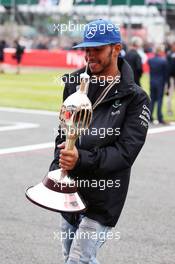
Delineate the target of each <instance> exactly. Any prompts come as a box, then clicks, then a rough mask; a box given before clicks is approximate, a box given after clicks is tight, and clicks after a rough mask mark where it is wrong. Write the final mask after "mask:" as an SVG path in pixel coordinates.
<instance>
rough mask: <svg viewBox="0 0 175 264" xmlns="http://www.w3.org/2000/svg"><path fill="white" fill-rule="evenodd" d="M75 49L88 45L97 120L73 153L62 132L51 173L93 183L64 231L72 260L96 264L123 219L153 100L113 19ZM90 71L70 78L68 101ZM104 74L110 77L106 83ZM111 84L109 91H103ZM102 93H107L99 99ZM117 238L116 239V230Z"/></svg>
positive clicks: (93, 27) (96, 26)
mask: <svg viewBox="0 0 175 264" xmlns="http://www.w3.org/2000/svg"><path fill="white" fill-rule="evenodd" d="M109 28H110V29H111V28H112V29H111V30H108V29H109ZM102 29H103V33H102ZM104 29H105V32H104ZM75 48H85V54H86V55H85V58H86V61H88V64H89V69H88V73H89V75H90V76H91V82H90V84H89V90H88V97H89V99H90V100H91V102H92V105H93V118H92V122H91V125H90V128H89V130H88V133H87V134H83V135H81V137H80V138H79V140H77V142H76V146H75V147H74V149H73V150H72V151H68V150H65V149H64V141H65V137H64V136H63V137H62V136H61V128H60V129H59V130H58V136H57V137H56V141H55V155H54V160H53V162H52V163H51V165H50V171H52V170H56V169H58V168H62V169H63V170H66V171H68V173H69V176H70V177H72V178H73V179H74V180H76V181H77V183H79V182H80V181H81V182H82V181H83V182H86V183H87V182H88V183H89V184H88V186H86V185H85V186H84V185H81V186H79V185H78V191H79V193H80V195H81V196H82V198H83V199H84V200H85V202H86V203H87V204H88V207H87V210H86V211H85V212H84V213H62V225H61V231H62V234H64V238H63V239H62V244H63V254H64V259H65V263H66V264H78V263H79V264H83V263H91V264H95V263H97V260H96V253H97V249H98V248H99V247H100V246H101V245H102V244H103V243H104V241H105V240H106V239H107V234H108V233H109V232H111V228H112V227H114V226H115V225H116V223H117V221H118V219H119V217H120V214H121V211H122V208H123V205H124V202H125V199H126V195H127V191H128V185H129V179H130V173H131V166H132V165H133V163H134V161H135V159H136V157H137V155H138V153H139V152H140V150H141V148H142V146H143V144H144V142H145V138H146V134H147V130H148V123H149V119H150V110H149V107H150V105H149V104H150V101H149V98H148V96H147V94H146V93H145V92H144V91H143V90H142V89H141V88H140V87H139V86H137V85H136V84H135V82H134V79H133V74H132V70H131V68H130V66H129V65H128V63H127V62H126V61H125V60H124V59H123V58H119V54H120V50H121V38H120V32H119V30H118V29H117V28H116V26H115V25H113V24H111V22H109V21H106V20H101V19H99V20H95V21H93V22H91V23H89V24H88V25H87V26H86V28H85V32H84V42H83V43H81V44H79V45H77V46H75ZM84 70H85V68H82V69H80V70H78V71H76V72H73V73H71V74H70V75H65V76H64V81H65V88H64V94H63V100H65V99H66V98H67V97H68V96H69V95H71V94H72V93H74V92H75V91H76V89H77V88H78V86H79V84H80V82H79V78H77V77H79V76H80V73H82V72H84ZM68 77H69V78H68ZM102 77H105V82H104V83H103V84H102V82H101V80H100V78H102ZM108 77H110V78H108ZM111 77H112V83H113V84H112V85H111ZM71 78H72V79H74V80H75V82H74V83H73V82H72V81H70V80H71ZM92 79H93V81H92ZM95 79H96V82H95V81H94V80H95ZM103 80H104V78H103ZM109 85H111V88H110V89H109V90H108V93H103V92H104V91H106V88H107V87H109ZM102 94H103V95H104V96H102V97H101V99H100V100H98V99H99V96H101V95H102ZM70 234H71V236H70ZM112 234H113V233H111V234H110V235H112ZM93 235H94V236H93ZM113 238H114V239H116V234H113Z"/></svg>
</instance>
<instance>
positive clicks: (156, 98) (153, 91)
mask: <svg viewBox="0 0 175 264" xmlns="http://www.w3.org/2000/svg"><path fill="white" fill-rule="evenodd" d="M148 64H149V68H150V97H151V121H153V111H154V106H155V104H156V103H157V118H158V121H159V123H160V124H165V123H166V122H165V121H164V119H163V114H162V102H163V95H164V88H165V83H166V82H167V77H168V68H167V60H166V59H165V58H164V57H163V48H162V46H158V47H157V48H156V51H155V55H154V57H153V58H151V59H149V60H148Z"/></svg>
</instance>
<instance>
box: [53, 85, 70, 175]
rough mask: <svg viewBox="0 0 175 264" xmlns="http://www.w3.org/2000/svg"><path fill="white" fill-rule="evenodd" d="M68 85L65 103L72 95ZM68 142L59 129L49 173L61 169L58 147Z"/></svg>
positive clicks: (64, 96)
mask: <svg viewBox="0 0 175 264" xmlns="http://www.w3.org/2000/svg"><path fill="white" fill-rule="evenodd" d="M68 88H69V87H68V84H65V87H64V91H63V102H64V101H65V100H66V98H67V97H68V96H69V95H70V94H69V89H68ZM65 140H66V137H65V135H64V134H63V130H61V127H60V126H59V127H58V135H57V137H56V139H55V150H54V160H53V161H52V163H51V165H50V167H49V171H52V170H56V169H58V168H59V155H60V148H58V147H57V145H59V144H61V143H62V142H64V141H65Z"/></svg>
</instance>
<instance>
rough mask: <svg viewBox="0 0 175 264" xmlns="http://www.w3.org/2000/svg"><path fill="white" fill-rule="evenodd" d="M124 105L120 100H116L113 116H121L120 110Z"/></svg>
mask: <svg viewBox="0 0 175 264" xmlns="http://www.w3.org/2000/svg"><path fill="white" fill-rule="evenodd" d="M121 105H122V104H121V103H120V100H115V102H114V103H113V105H112V107H113V111H112V112H111V115H112V116H114V115H119V114H120V110H119V109H118V108H119V107H120V106H121Z"/></svg>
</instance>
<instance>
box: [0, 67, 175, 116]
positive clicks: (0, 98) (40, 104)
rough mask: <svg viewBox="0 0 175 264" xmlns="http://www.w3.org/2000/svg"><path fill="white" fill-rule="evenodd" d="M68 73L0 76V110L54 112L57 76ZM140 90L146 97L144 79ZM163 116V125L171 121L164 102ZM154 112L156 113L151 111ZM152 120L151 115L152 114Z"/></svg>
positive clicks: (58, 99)
mask: <svg viewBox="0 0 175 264" xmlns="http://www.w3.org/2000/svg"><path fill="white" fill-rule="evenodd" d="M65 72H69V70H60V69H59V70H38V69H37V70H35V69H32V70H28V71H23V72H22V74H20V75H16V74H14V73H6V74H1V75H0V106H7V107H18V108H28V109H41V110H50V111H58V109H59V108H60V105H61V101H62V93H63V88H64V86H63V84H62V83H61V81H60V78H61V76H62V75H63V74H64V73H65ZM142 87H143V88H144V89H145V90H146V91H147V93H149V78H148V75H146V74H145V75H144V76H143V78H142ZM164 99H165V100H164V104H163V113H164V119H165V120H167V121H172V120H175V96H174V98H173V106H174V115H173V116H172V117H168V116H167V113H166V102H165V101H166V98H164ZM155 112H156V109H155ZM154 116H155V114H154Z"/></svg>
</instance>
